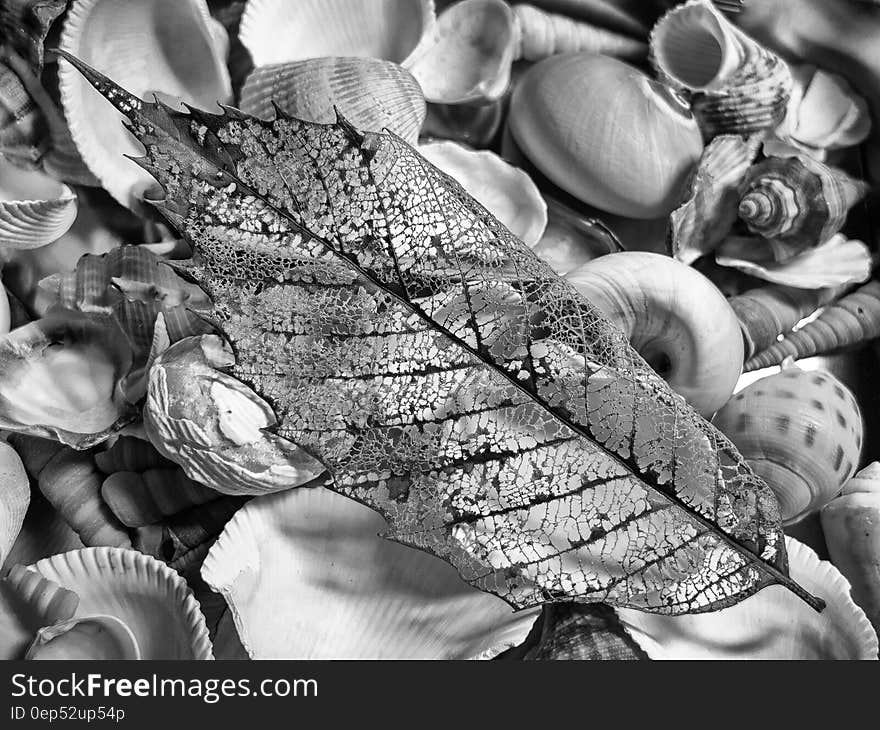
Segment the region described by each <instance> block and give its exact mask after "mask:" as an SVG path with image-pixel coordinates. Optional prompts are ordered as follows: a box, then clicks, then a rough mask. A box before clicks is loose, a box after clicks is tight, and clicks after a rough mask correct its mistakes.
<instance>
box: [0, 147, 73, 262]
mask: <svg viewBox="0 0 880 730" xmlns="http://www.w3.org/2000/svg"><path fill="white" fill-rule="evenodd" d="M76 212H77V201H76V195H75V194H74V192H73V191H72V190H71V189H70V188H69V187H67V185H64V184H63V183H60V182H58V181H57V180H53V179H52V178H50V177H48V176H47V175H45V174H43V173H42V172H40V171H39V170H22V169H20V168H18V167H14V166H13V165H12V164H11V163H10V162H8V161H7V160H5V159H4V156H3V155H0V258H2V255H3V251H4V250H10V249H29V248H39V247H40V246H45V245H46V244H49V243H52V241H55V240H57V239H58V238H61V236H63V235H64V233H65V232H66V231H67V229H68V228H70V226H71V225H73V221H74V219H75V218H76Z"/></svg>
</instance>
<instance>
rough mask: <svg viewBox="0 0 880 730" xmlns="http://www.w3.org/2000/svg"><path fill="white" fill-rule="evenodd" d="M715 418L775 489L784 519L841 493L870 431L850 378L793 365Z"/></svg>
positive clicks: (760, 383)
mask: <svg viewBox="0 0 880 730" xmlns="http://www.w3.org/2000/svg"><path fill="white" fill-rule="evenodd" d="M712 423H714V424H715V426H716V427H717V428H718V429H719V430H720V431H722V432H723V433H724V434H725V435H726V436H727V437H728V438H729V439H730V440H731V441H732V442H733V444H734V446H736V447H737V449H738V450H739V452H740V453H741V454H742V455H743V456H744V457H745V459H746V461H747V462H748V463H749V465H750V466H751V467H752V468H753V469H754V470H755V473H757V474H758V475H759V476H760V477H762V478H763V479H764V480H765V481H766V482H767V484H768V486H769V487H770V488H771V489H772V490H773V493H774V494H775V495H776V498H777V499H778V500H779V512H780V515H781V516H782V521H783V524H792V523H794V522H797V521H798V520H800V519H802V518H803V517H806V516H807V515H808V514H811V513H813V512H816V511H818V510H819V509H821V508H822V507H824V506H825V505H826V504H828V502H830V501H831V500H832V499H833V498H834V497H835V496H836V495H837V494H838V493H839V492H840V490H841V488H842V487H843V485H844V484H845V483H846V481H847V480H848V479H849V478H850V477H851V476H852V475H853V473H855V470H856V466H857V465H858V462H859V453H860V451H861V448H862V440H863V436H864V427H863V424H862V414H861V411H860V410H859V406H858V403H856V399H855V397H854V396H853V394H852V393H851V392H850V391H849V389H848V388H847V387H846V386H845V385H844V384H843V383H841V382H840V381H839V380H837V378H835V377H834V376H833V375H831V374H830V373H826V372H821V371H814V372H804V371H803V370H801V369H800V368H798V367H796V366H794V365H789V364H787V363H786V365H785V366H784V367H783V369H782V372H780V373H778V374H776V375H771V376H769V377H766V378H761V379H760V380H758V381H756V382H754V383H752V384H751V385H749V386H748V387H746V388H744V389H743V390H742V391H740V392H739V393H737V394H736V395H735V396H734V397H733V398H731V400H730V402H729V403H728V404H727V405H726V406H724V408H722V409H721V410H720V411H718V413H716V414H715V418H713V419H712Z"/></svg>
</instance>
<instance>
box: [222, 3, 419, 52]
mask: <svg viewBox="0 0 880 730" xmlns="http://www.w3.org/2000/svg"><path fill="white" fill-rule="evenodd" d="M434 22H435V12H434V0H298V2H290V0H248V3H247V5H246V6H245V9H244V13H243V14H242V17H241V26H240V30H239V37H240V38H241V42H242V43H243V44H244V45H245V47H246V48H247V49H248V51H249V52H250V54H251V58H253V61H254V65H255V66H257V67H259V66H266V65H269V64H274V63H284V62H286V61H299V60H302V59H305V58H319V57H322V56H367V57H370V58H381V59H384V60H386V61H393V62H394V63H399V64H401V65H404V66H406V65H408V60H409V58H410V56H411V55H412V53H413V51H414V50H415V48H416V46H418V44H419V43H420V42H421V40H422V38H423V37H424V36H425V35H426V34H427V33H428V31H429V30H430V29H431V28H432V27H433V25H434Z"/></svg>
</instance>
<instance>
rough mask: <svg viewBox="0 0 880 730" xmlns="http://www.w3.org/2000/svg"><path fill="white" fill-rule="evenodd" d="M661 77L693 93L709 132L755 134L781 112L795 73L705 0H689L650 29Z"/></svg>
mask: <svg viewBox="0 0 880 730" xmlns="http://www.w3.org/2000/svg"><path fill="white" fill-rule="evenodd" d="M650 43H651V58H652V61H653V63H654V65H655V67H656V69H657V71H658V73H659V74H660V76H661V78H663V79H666V80H668V81H669V83H671V84H673V85H674V86H676V87H677V88H680V89H682V90H683V91H685V92H687V93H688V94H689V95H690V97H691V106H692V108H693V110H694V114H696V116H697V118H698V119H699V120H700V126H701V128H702V130H703V133H704V134H705V135H706V137H707V138H711V137H714V136H716V135H718V134H731V133H735V134H753V133H756V132H761V131H763V130H766V129H770V128H772V127H775V126H776V125H777V124H778V123H779V122H780V121H781V120H782V118H783V117H784V116H785V113H786V108H787V104H788V100H789V97H790V95H791V89H792V86H793V83H794V82H793V79H792V75H791V70H790V69H789V67H788V64H787V63H786V62H785V61H783V60H782V59H781V58H780V57H779V56H777V55H776V54H775V53H772V52H771V51H769V50H768V49H766V48H764V47H763V46H761V45H760V44H759V43H757V42H756V41H754V40H753V39H751V38H750V37H748V36H747V35H745V34H744V33H743V32H742V31H740V30H739V29H738V28H737V27H736V26H734V25H733V24H732V23H731V22H730V21H728V20H727V19H726V18H725V17H724V16H723V15H722V14H721V13H720V12H719V11H718V10H717V9H716V8H715V6H714V5H713V4H712V3H711V2H709V0H690V2H687V3H684V4H682V5H678V6H676V7H675V8H673V9H672V10H670V11H669V12H668V13H667V14H666V15H665V16H663V17H662V18H661V19H660V20H659V21H658V22H657V24H656V25H655V26H654V29H653V30H652V32H651V39H650Z"/></svg>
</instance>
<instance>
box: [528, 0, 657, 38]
mask: <svg viewBox="0 0 880 730" xmlns="http://www.w3.org/2000/svg"><path fill="white" fill-rule="evenodd" d="M531 4H532V5H534V6H536V7H539V8H541V9H542V10H547V11H550V12H553V13H560V14H562V15H567V16H568V17H570V18H575V19H577V20H582V21H584V22H588V23H590V24H592V25H595V26H599V27H601V28H608V29H609V30H614V31H617V32H618V33H625V34H627V35H631V36H633V37H634V38H640V37H647V35H648V31H649V29H650V24H651V22H652V20H653V19H656V15H653V17H652V14H654V13H656V11H655V9H654V8H646V7H645V5H646V3H643V2H640V1H639V0H635V1H634V2H625V3H621V2H620V0H532V2H531ZM644 10H647V16H646V14H645V13H644V12H642V11H644Z"/></svg>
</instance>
